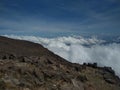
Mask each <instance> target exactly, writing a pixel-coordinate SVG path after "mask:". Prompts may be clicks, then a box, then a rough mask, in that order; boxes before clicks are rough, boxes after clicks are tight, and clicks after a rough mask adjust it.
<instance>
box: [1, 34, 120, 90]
mask: <svg viewBox="0 0 120 90" xmlns="http://www.w3.org/2000/svg"><path fill="white" fill-rule="evenodd" d="M0 90H120V79H119V78H118V77H117V76H116V75H115V73H114V71H113V70H112V69H111V68H110V67H98V66H97V64H96V63H93V64H90V63H88V64H86V63H84V64H83V65H80V64H76V63H70V62H68V61H66V60H65V59H63V58H61V57H59V56H58V55H55V54H54V53H52V52H51V51H49V50H48V49H46V48H44V47H43V46H42V45H40V44H37V43H32V42H28V41H23V40H15V39H10V38H6V37H2V36H0Z"/></svg>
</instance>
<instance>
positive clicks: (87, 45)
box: [4, 35, 120, 76]
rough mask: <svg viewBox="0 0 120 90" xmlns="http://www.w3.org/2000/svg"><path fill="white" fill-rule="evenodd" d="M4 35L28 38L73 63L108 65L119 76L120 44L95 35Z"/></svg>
mask: <svg viewBox="0 0 120 90" xmlns="http://www.w3.org/2000/svg"><path fill="white" fill-rule="evenodd" d="M4 36H6V37H10V38H15V39H21V40H28V41H32V42H35V43H39V44H42V45H43V46H44V47H46V48H48V49H49V50H51V51H53V52H54V53H55V54H58V55H59V56H61V57H63V58H65V59H67V60H68V61H70V62H73V63H80V64H83V63H84V62H87V63H88V62H90V63H94V62H97V63H98V65H99V66H110V67H112V68H113V70H115V72H116V74H117V75H119V76H120V44H119V43H115V42H113V43H108V44H104V43H105V42H106V41H105V40H100V39H97V38H95V37H91V38H84V37H81V36H79V37H78V36H69V37H56V38H43V37H36V36H15V35H4Z"/></svg>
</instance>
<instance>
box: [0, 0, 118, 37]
mask: <svg viewBox="0 0 120 90" xmlns="http://www.w3.org/2000/svg"><path fill="white" fill-rule="evenodd" d="M0 34H17V35H43V36H44V35H47V36H49V35H69V34H80V35H98V34H99V35H120V0H0Z"/></svg>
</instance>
